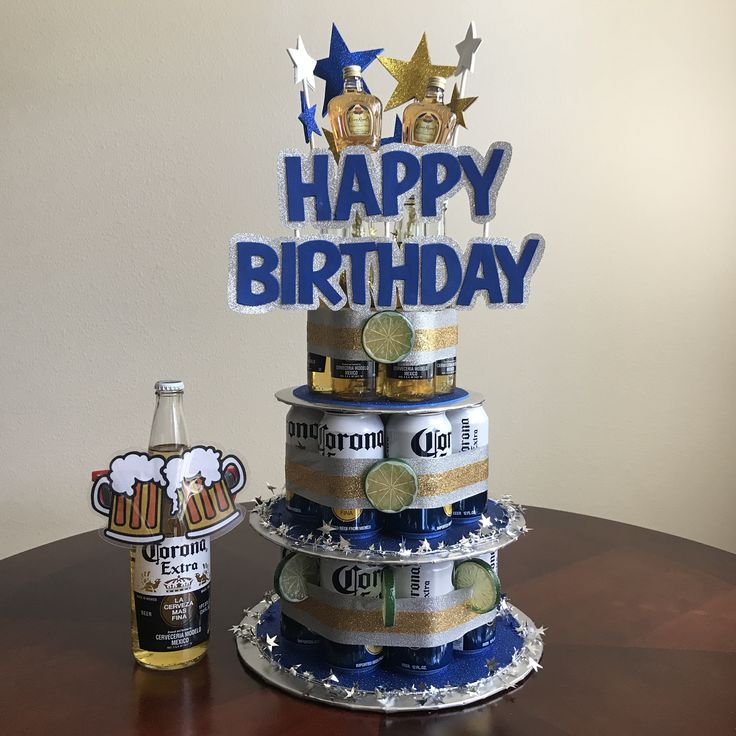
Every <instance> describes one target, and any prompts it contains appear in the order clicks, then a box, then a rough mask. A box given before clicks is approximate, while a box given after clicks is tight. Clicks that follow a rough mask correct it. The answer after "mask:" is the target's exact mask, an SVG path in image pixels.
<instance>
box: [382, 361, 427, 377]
mask: <svg viewBox="0 0 736 736" xmlns="http://www.w3.org/2000/svg"><path fill="white" fill-rule="evenodd" d="M433 369H434V364H433V363H425V364H424V365H412V364H411V363H391V364H389V365H387V366H386V375H387V376H388V377H389V378H398V379H401V380H409V381H421V380H427V379H429V378H432V376H433V375H434V372H433Z"/></svg>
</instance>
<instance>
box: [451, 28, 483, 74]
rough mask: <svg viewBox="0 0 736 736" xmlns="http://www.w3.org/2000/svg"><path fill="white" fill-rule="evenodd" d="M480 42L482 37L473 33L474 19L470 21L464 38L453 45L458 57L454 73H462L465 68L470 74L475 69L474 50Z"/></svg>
mask: <svg viewBox="0 0 736 736" xmlns="http://www.w3.org/2000/svg"><path fill="white" fill-rule="evenodd" d="M481 43H483V39H482V38H477V37H476V35H475V21H471V22H470V25H469V26H468V30H467V32H466V33H465V38H464V39H463V40H462V41H460V43H458V44H456V45H455V48H456V49H457V53H458V56H459V57H460V58H459V59H458V61H457V69H455V74H462V73H463V72H464V71H466V70H467V71H469V72H470V73H471V74H472V73H473V72H474V71H475V69H474V67H475V52H476V51H477V50H478V46H480V45H481Z"/></svg>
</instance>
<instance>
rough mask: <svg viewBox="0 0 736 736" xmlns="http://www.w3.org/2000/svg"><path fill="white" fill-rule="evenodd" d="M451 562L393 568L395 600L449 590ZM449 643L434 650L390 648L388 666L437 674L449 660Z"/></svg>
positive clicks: (440, 593) (433, 594)
mask: <svg viewBox="0 0 736 736" xmlns="http://www.w3.org/2000/svg"><path fill="white" fill-rule="evenodd" d="M453 568H454V564H453V563H452V562H435V563H430V564H425V565H402V566H401V567H396V568H394V580H395V581H396V597H397V598H435V597H437V596H440V595H444V594H445V593H449V592H450V591H451V590H453V587H452V571H453ZM452 652H453V648H452V643H448V644H441V645H440V646H436V647H391V648H390V649H389V651H388V664H389V666H390V667H391V668H392V669H394V670H398V671H400V672H406V673H412V672H415V673H417V674H421V673H424V672H437V671H439V670H441V669H444V668H445V667H447V665H448V664H449V663H450V661H451V660H452Z"/></svg>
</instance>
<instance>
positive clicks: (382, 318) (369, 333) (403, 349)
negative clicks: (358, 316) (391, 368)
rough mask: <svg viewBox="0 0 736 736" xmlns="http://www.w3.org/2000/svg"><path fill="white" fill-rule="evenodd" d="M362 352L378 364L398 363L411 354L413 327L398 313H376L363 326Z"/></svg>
mask: <svg viewBox="0 0 736 736" xmlns="http://www.w3.org/2000/svg"><path fill="white" fill-rule="evenodd" d="M362 341H363V350H365V352H366V354H367V355H368V357H369V358H371V359H372V360H375V361H376V362H378V363H398V362H399V361H400V360H403V359H404V358H405V357H406V356H407V355H409V353H410V352H411V349H412V346H413V345H414V326H413V325H412V323H411V322H409V320H408V319H407V318H406V317H405V316H404V315H403V314H401V313H400V312H377V313H376V314H374V315H373V316H372V317H369V318H368V319H367V320H366V323H365V324H364V325H363V335H362Z"/></svg>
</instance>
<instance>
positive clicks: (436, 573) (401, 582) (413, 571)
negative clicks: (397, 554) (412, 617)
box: [394, 561, 455, 598]
mask: <svg viewBox="0 0 736 736" xmlns="http://www.w3.org/2000/svg"><path fill="white" fill-rule="evenodd" d="M454 567H455V566H454V563H453V562H452V561H446V562H433V563H431V564H424V565H401V566H400V567H398V566H397V567H395V568H394V581H395V582H396V597H397V598H436V597H437V596H439V595H444V594H445V593H449V592H450V591H451V590H453V587H452V571H453V568H454Z"/></svg>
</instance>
